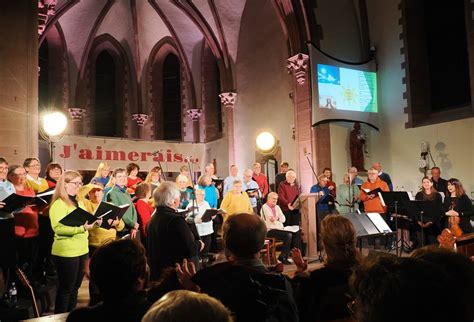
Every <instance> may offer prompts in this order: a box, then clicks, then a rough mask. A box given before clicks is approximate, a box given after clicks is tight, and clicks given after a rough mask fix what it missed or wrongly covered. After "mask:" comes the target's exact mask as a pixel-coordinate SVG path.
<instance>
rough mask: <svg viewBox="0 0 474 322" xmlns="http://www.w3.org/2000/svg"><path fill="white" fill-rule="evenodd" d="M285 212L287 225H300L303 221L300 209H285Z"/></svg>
mask: <svg viewBox="0 0 474 322" xmlns="http://www.w3.org/2000/svg"><path fill="white" fill-rule="evenodd" d="M283 214H284V215H285V218H286V221H285V223H284V225H285V226H299V225H300V222H301V214H300V211H299V210H298V209H294V210H289V211H284V212H283Z"/></svg>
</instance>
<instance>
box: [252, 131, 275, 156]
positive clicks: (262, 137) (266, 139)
mask: <svg viewBox="0 0 474 322" xmlns="http://www.w3.org/2000/svg"><path fill="white" fill-rule="evenodd" d="M256 143H257V147H258V148H259V149H260V150H262V151H264V152H268V151H270V150H272V149H273V148H274V147H275V143H276V140H275V137H274V136H273V134H271V133H270V132H267V131H264V132H261V133H260V134H259V135H258V136H257V140H256Z"/></svg>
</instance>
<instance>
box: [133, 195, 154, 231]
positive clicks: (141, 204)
mask: <svg viewBox="0 0 474 322" xmlns="http://www.w3.org/2000/svg"><path fill="white" fill-rule="evenodd" d="M135 208H136V209H137V214H138V222H139V224H140V228H139V229H140V234H141V235H142V236H143V237H146V226H147V225H148V222H149V221H150V218H151V214H152V213H153V211H154V209H153V208H152V207H151V206H150V205H149V204H148V203H147V202H146V201H143V200H141V199H138V200H137V202H136V203H135Z"/></svg>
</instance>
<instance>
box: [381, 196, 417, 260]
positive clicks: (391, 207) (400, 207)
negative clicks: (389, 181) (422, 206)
mask: <svg viewBox="0 0 474 322" xmlns="http://www.w3.org/2000/svg"><path fill="white" fill-rule="evenodd" d="M379 197H380V200H381V201H382V205H383V206H385V207H387V213H390V214H391V217H392V218H395V232H396V234H397V237H396V241H395V254H396V255H397V256H401V254H402V250H403V246H404V245H405V240H404V236H403V232H402V233H401V234H400V239H399V238H398V219H399V218H401V219H404V220H409V218H408V216H405V215H402V214H401V212H402V211H404V212H405V213H406V211H407V209H406V205H407V203H408V202H409V201H410V197H409V195H408V192H406V191H390V192H385V191H382V192H379ZM399 243H401V247H398V244H399Z"/></svg>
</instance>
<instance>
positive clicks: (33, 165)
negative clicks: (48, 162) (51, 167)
mask: <svg viewBox="0 0 474 322" xmlns="http://www.w3.org/2000/svg"><path fill="white" fill-rule="evenodd" d="M40 167H41V165H40V164H30V165H29V166H28V168H40Z"/></svg>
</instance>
